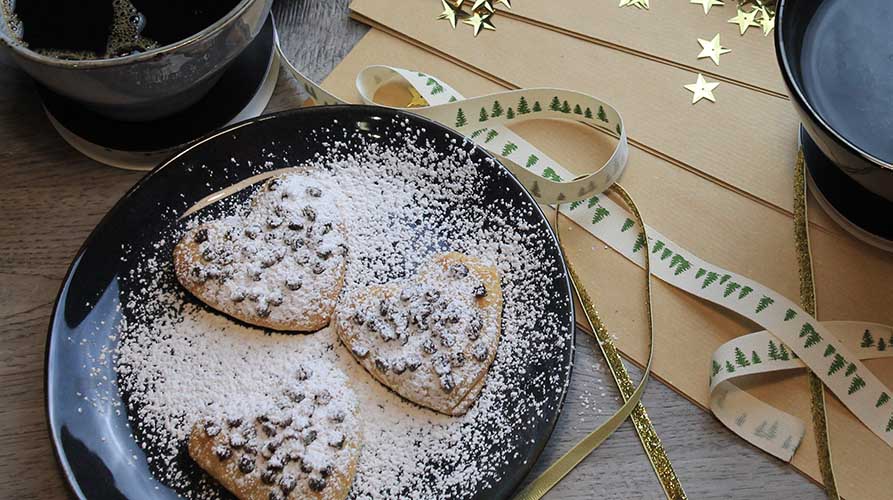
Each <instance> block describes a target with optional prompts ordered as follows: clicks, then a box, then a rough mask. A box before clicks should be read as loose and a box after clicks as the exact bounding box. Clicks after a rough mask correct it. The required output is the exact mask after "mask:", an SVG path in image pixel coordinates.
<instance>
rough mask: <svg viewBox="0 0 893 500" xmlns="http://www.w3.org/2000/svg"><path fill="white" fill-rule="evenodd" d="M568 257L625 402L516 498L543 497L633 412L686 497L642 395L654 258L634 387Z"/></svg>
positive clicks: (645, 440)
mask: <svg viewBox="0 0 893 500" xmlns="http://www.w3.org/2000/svg"><path fill="white" fill-rule="evenodd" d="M610 191H612V192H613V193H615V194H617V195H618V196H619V197H620V198H621V199H622V200H623V201H624V203H626V205H627V206H628V207H629V209H630V211H631V212H632V213H633V215H634V216H635V218H636V220H637V221H638V222H639V224H640V225H641V226H642V227H643V228H644V227H645V224H644V222H643V221H642V216H641V214H640V213H639V209H638V207H637V206H636V203H635V202H634V201H633V199H632V197H631V196H630V195H629V193H627V192H626V190H625V189H623V187H621V186H620V185H619V184H614V185H613V186H612V187H611V188H610ZM559 208H560V206H559V205H556V207H555V224H554V227H555V234H556V236H557V237H558V241H559V244H561V246H562V251H564V245H563V244H562V243H561V230H560V224H559V220H558V213H559V211H558V209H559ZM646 241H647V237H646ZM646 254H648V255H650V252H646ZM565 255H566V252H565ZM565 262H566V263H567V268H568V271H569V272H570V277H571V284H572V285H573V287H574V291H575V292H576V294H577V297H578V298H579V299H580V303H581V304H582V306H583V313H584V316H585V318H586V322H587V323H588V324H589V328H590V330H591V332H592V333H590V334H589V335H592V336H593V337H594V338H595V340H596V343H597V344H598V346H599V349H601V352H602V354H603V355H604V357H605V360H607V363H608V366H609V367H610V369H611V375H612V376H613V377H614V380H615V382H616V383H617V387H618V388H619V389H620V394H621V395H622V396H623V399H624V404H623V405H622V406H621V407H620V409H619V410H617V412H616V413H614V414H613V415H612V416H611V417H610V418H609V419H608V420H607V421H605V422H604V423H603V424H602V425H600V426H599V427H598V428H596V429H595V430H594V431H592V432H591V433H590V434H589V435H587V436H586V437H585V438H584V439H583V440H582V441H580V442H579V443H577V444H576V445H575V446H574V447H573V448H571V449H570V451H568V452H567V453H565V454H564V455H562V456H561V457H560V458H559V459H558V460H556V461H555V463H553V464H552V465H551V466H549V468H548V469H546V471H545V472H543V473H542V474H541V475H540V476H539V477H538V478H536V479H534V480H533V481H532V482H531V483H530V484H529V485H528V486H527V487H526V488H524V490H522V491H521V492H520V493H518V495H517V496H516V497H515V499H516V500H538V499H539V498H542V497H543V495H545V494H546V493H547V492H548V491H549V490H550V489H552V487H554V486H555V485H556V484H558V482H559V481H561V480H562V479H563V478H564V477H565V476H566V475H567V474H568V473H569V472H570V471H571V470H573V469H574V468H575V467H576V466H577V465H578V464H579V463H580V462H581V461H583V459H584V458H586V457H587V456H588V455H589V454H590V453H592V452H593V451H594V450H595V449H596V448H598V447H599V445H601V443H603V442H604V441H605V440H606V439H607V438H608V437H609V436H610V435H611V434H613V433H614V431H615V430H617V428H618V427H619V426H620V424H622V423H623V422H624V421H625V420H626V419H627V418H628V417H632V422H633V426H634V427H635V429H636V433H637V434H638V435H639V440H640V441H641V442H642V446H643V447H644V448H645V453H646V455H647V456H648V460H649V461H650V462H651V466H652V467H653V468H654V472H655V474H657V478H658V481H659V482H660V485H661V487H662V488H663V490H664V493H665V494H666V495H667V498H670V499H673V500H675V499H684V498H686V496H685V491H684V490H683V489H682V484H680V482H679V478H678V477H677V476H676V472H675V471H674V470H673V465H672V464H671V463H670V459H669V458H668V457H667V454H666V451H665V450H664V448H663V445H662V444H661V441H660V438H659V437H658V436H657V432H656V431H655V430H654V426H653V425H652V423H651V419H650V418H649V417H648V413H647V412H646V411H645V406H644V405H642V403H641V399H642V395H643V394H644V392H645V386H646V384H647V382H648V378H649V376H650V374H651V361H652V357H653V354H654V318H653V314H652V307H651V286H652V285H651V268H650V263H651V259H650V257H649V258H647V259H646V260H645V273H646V295H645V306H646V310H647V317H648V333H649V338H648V362H647V363H646V365H645V370H644V373H643V374H642V380H641V381H640V382H639V385H638V387H635V388H633V382H632V379H631V378H630V376H629V372H627V370H626V367H625V366H624V365H623V362H622V361H621V359H620V354H619V351H618V350H617V347H616V346H615V345H614V343H613V342H612V340H611V337H610V335H608V329H607V327H606V326H605V324H604V323H603V322H602V319H601V316H600V315H599V313H598V310H597V309H596V307H595V304H594V302H593V301H592V298H591V297H590V296H589V293H588V292H587V290H586V288H585V287H584V286H583V284H582V281H581V280H580V278H579V276H578V275H577V273H576V270H575V268H574V265H573V263H571V262H570V260H569V259H567V257H565Z"/></svg>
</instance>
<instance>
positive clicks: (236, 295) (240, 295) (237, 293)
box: [229, 289, 245, 302]
mask: <svg viewBox="0 0 893 500" xmlns="http://www.w3.org/2000/svg"><path fill="white" fill-rule="evenodd" d="M229 299H230V300H232V301H233V302H242V301H243V300H245V290H241V289H240V290H233V293H231V294H230V296H229Z"/></svg>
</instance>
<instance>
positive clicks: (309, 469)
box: [301, 460, 313, 474]
mask: <svg viewBox="0 0 893 500" xmlns="http://www.w3.org/2000/svg"><path fill="white" fill-rule="evenodd" d="M301 472H303V473H304V474H310V473H311V472H313V467H310V464H308V463H307V462H306V461H303V460H302V461H301Z"/></svg>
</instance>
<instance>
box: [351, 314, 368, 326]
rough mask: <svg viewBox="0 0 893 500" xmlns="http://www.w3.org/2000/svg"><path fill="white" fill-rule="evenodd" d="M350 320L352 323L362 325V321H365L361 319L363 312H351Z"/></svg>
mask: <svg viewBox="0 0 893 500" xmlns="http://www.w3.org/2000/svg"><path fill="white" fill-rule="evenodd" d="M350 320H351V321H353V324H355V325H357V326H363V323H365V319H363V314H362V313H360V311H355V312H354V313H353V314H351V315H350Z"/></svg>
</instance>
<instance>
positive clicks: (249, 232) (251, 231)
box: [245, 226, 260, 240]
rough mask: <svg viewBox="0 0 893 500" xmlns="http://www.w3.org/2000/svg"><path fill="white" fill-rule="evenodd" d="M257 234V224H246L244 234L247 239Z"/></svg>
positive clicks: (258, 231) (258, 229) (255, 236)
mask: <svg viewBox="0 0 893 500" xmlns="http://www.w3.org/2000/svg"><path fill="white" fill-rule="evenodd" d="M258 234H260V228H259V227H257V226H248V227H246V228H245V236H246V237H248V239H249V240H253V239H255V238H257V235H258Z"/></svg>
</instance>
